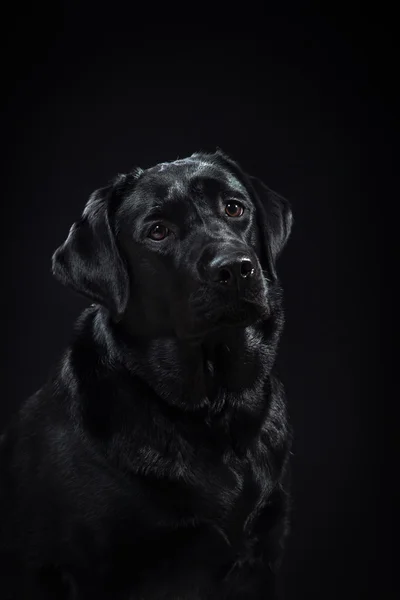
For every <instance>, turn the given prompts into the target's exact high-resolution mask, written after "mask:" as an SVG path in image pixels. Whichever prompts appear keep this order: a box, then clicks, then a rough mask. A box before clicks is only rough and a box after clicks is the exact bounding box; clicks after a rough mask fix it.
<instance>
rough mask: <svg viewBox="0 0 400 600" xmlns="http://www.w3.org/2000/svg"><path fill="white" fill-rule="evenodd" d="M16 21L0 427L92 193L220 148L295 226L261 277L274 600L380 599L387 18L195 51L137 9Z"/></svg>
mask: <svg viewBox="0 0 400 600" xmlns="http://www.w3.org/2000/svg"><path fill="white" fill-rule="evenodd" d="M69 6H71V5H69ZM192 9H193V14H192V15H189V13H188V11H189V10H192ZM30 10H31V12H29V10H28V9H27V8H26V7H23V6H20V7H17V8H16V10H15V11H14V14H13V15H9V16H8V18H7V19H6V20H5V21H4V22H5V38H6V40H7V41H6V47H5V50H4V52H3V65H4V67H3V71H2V80H3V84H4V88H3V93H2V94H3V96H2V101H3V102H4V110H3V112H2V118H3V119H4V121H3V128H2V131H3V143H2V147H3V148H2V149H3V160H2V164H1V167H2V170H3V175H2V188H3V198H2V215H1V245H2V254H1V256H2V261H1V273H2V276H1V279H2V281H3V282H4V285H3V286H2V287H3V292H2V294H1V303H2V337H1V403H0V427H2V426H4V424H5V423H6V421H7V419H8V418H9V416H10V414H11V413H12V412H13V411H14V410H16V408H17V407H18V406H19V403H20V402H21V400H22V399H23V398H24V397H26V396H27V395H29V394H31V393H32V392H33V391H35V390H36V389H37V388H38V387H39V386H40V385H41V384H42V383H43V381H44V379H45V377H46V373H47V371H48V369H49V366H50V365H51V364H52V362H53V361H54V360H55V357H56V356H57V355H58V354H59V353H60V352H61V350H62V349H63V347H64V346H65V345H66V343H67V342H68V339H69V336H70V332H71V327H72V323H73V321H74V319H75V318H76V316H77V315H78V313H79V311H80V309H81V308H83V307H84V306H85V305H86V302H85V301H84V300H83V299H80V298H78V297H76V296H74V295H73V294H72V293H70V292H68V291H67V290H64V289H63V288H62V287H61V286H60V285H59V284H58V283H57V282H56V281H54V280H53V279H52V277H51V274H50V257H51V254H52V252H53V251H54V249H55V248H56V247H57V246H58V245H59V244H60V243H61V242H62V241H63V240H64V238H65V237H66V235H67V233H68V229H69V226H70V225H71V223H72V222H73V221H74V220H75V219H76V218H77V217H78V216H79V214H80V212H81V210H82V208H83V205H84V203H85V201H86V199H87V198H88V196H89V194H90V193H91V192H92V190H94V189H95V188H97V187H100V186H102V185H103V184H105V183H106V182H107V181H108V179H109V178H111V177H112V176H114V175H115V174H116V173H118V172H124V171H126V170H128V169H129V168H131V167H132V166H134V165H137V164H138V165H140V166H142V167H144V168H145V167H147V166H150V165H152V164H155V163H156V162H159V161H165V160H174V159H176V158H177V157H178V156H179V157H184V156H186V155H188V154H190V153H192V152H194V151H197V150H210V151H213V150H214V149H215V147H216V146H220V147H221V148H222V149H223V150H225V151H226V152H227V153H229V154H231V155H232V156H233V157H234V158H235V159H237V160H239V162H240V163H241V164H242V166H243V167H244V168H245V169H247V170H248V171H249V172H251V173H252V174H255V175H258V176H260V177H262V178H263V179H264V180H265V181H266V183H267V184H268V185H269V186H270V187H272V188H273V189H276V190H277V191H278V192H280V193H281V194H282V195H285V196H286V197H287V198H289V199H290V201H291V203H292V206H293V211H294V215H295V225H294V229H293V234H292V237H291V239H290V242H289V244H288V246H287V248H286V250H285V251H284V254H283V255H282V258H281V260H280V265H279V267H280V274H281V278H282V280H283V283H284V287H285V290H286V314H287V322H286V330H285V333H284V336H283V339H282V343H281V348H280V355H279V365H280V370H281V375H282V378H283V380H284V382H285V385H286V389H287V393H288V398H289V404H290V413H291V418H292V423H293V426H294V429H295V444H294V450H293V452H294V455H293V459H292V464H293V470H294V498H295V500H294V513H293V531H292V535H291V538H290V542H289V547H288V552H287V555H286V560H285V564H284V570H285V576H286V597H287V598H288V599H289V600H291V599H298V598H299V599H301V598H307V599H310V598H318V599H331V598H332V599H337V598H343V599H345V598H369V597H371V598H372V597H375V594H376V597H378V598H389V597H392V596H391V594H393V597H394V587H393V586H392V584H391V574H392V569H393V566H392V565H393V563H392V553H393V550H392V547H391V544H390V539H391V530H392V527H393V525H392V513H391V512H390V507H391V497H392V496H393V492H392V487H391V486H392V484H391V478H390V477H387V475H386V471H385V469H384V465H385V464H386V463H387V462H388V453H387V440H388V437H389V424H390V423H391V422H393V419H394V416H393V415H392V414H391V411H392V408H393V405H394V402H392V397H391V396H390V394H389V393H388V390H385V391H384V392H383V390H382V387H381V386H380V393H379V395H377V393H376V390H377V389H378V384H379V381H378V377H379V375H380V371H379V369H380V351H381V342H382V341H383V339H381V334H380V328H381V318H382V313H384V312H385V310H383V309H384V308H385V307H386V306H387V305H385V307H384V303H383V300H382V297H381V294H382V293H383V292H382V286H383V284H384V282H383V279H384V278H383V275H382V269H383V260H380V258H381V257H380V248H381V241H382V240H383V239H384V237H385V229H384V228H385V227H386V226H388V224H389V223H388V222H390V221H391V220H393V219H394V213H392V212H391V206H393V205H394V198H395V196H396V189H395V188H394V187H393V188H392V189H391V190H390V191H391V193H390V194H387V192H385V193H383V192H382V180H381V179H380V175H379V172H380V169H381V168H382V167H383V168H384V169H385V170H386V178H387V177H388V171H389V170H390V164H391V163H390V151H391V140H392V136H393V125H394V124H395V114H394V108H395V102H394V99H393V96H392V94H393V92H394V89H395V83H393V84H392V78H394V79H395V72H394V71H392V69H393V68H394V64H395V59H394V58H393V56H392V52H393V50H394V42H393V39H394V38H393V34H392V30H391V28H390V16H389V17H387V18H386V19H380V18H378V16H377V15H375V14H374V15H364V16H363V21H362V22H361V21H360V20H359V18H358V17H357V18H354V19H353V18H351V17H350V15H349V14H347V15H346V18H342V19H339V18H338V17H337V18H333V17H332V18H331V19H324V18H322V17H319V18H311V17H307V18H306V17H304V16H303V17H302V18H300V17H299V16H292V17H291V16H290V15H289V16H287V17H286V18H282V17H277V16H275V17H273V18H272V17H270V16H267V15H261V13H260V15H255V14H253V13H251V15H250V16H246V15H243V19H242V24H241V25H239V24H236V26H235V27H233V26H227V25H226V24H225V26H224V25H223V19H222V20H221V23H222V25H221V26H220V27H219V29H218V28H214V30H213V31H211V30H210V28H209V27H208V26H207V25H206V24H204V25H203V24H202V25H201V28H200V29H201V34H200V31H197V30H196V27H195V24H196V21H197V19H200V18H201V16H203V17H204V15H205V14H206V13H207V9H206V8H205V7H202V6H201V5H198V6H188V7H187V13H186V14H185V16H186V19H187V23H189V25H188V24H186V25H185V24H183V21H182V23H179V22H178V23H175V27H174V28H173V30H172V29H171V28H170V26H169V25H167V24H166V23H165V22H163V19H164V17H158V22H157V24H154V18H156V19H157V17H155V14H156V13H157V10H158V9H157V10H156V9H155V8H154V10H153V9H151V10H153V12H154V14H153V15H151V11H150V14H148V15H146V17H144V18H142V17H141V16H140V15H139V14H136V15H132V14H130V13H127V12H125V11H122V10H117V11H116V13H115V15H114V14H113V13H112V12H111V11H110V8H108V9H107V10H103V11H101V9H100V8H99V7H97V8H96V9H94V8H93V9H92V10H89V9H86V10H83V8H82V7H80V8H75V9H71V8H70V9H67V8H65V7H63V6H62V5H61V4H59V5H57V7H56V8H55V9H53V13H50V12H49V10H48V9H46V11H45V10H42V12H40V10H39V9H38V8H37V7H36V8H35V9H30ZM38 11H39V12H38ZM211 14H212V13H210V15H211ZM181 17H182V15H181ZM213 18H214V17H213ZM210 19H211V16H210ZM257 22H260V24H261V27H260V28H257V30H256V29H255V24H256V23H257ZM214 24H215V23H214ZM390 202H392V205H390ZM392 215H393V216H392ZM379 236H380V237H379ZM38 340H39V343H38ZM389 463H390V461H389ZM390 466H391V467H392V473H395V470H394V460H393V461H392V463H390Z"/></svg>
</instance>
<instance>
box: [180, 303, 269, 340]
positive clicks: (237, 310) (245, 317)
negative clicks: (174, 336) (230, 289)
mask: <svg viewBox="0 0 400 600" xmlns="http://www.w3.org/2000/svg"><path fill="white" fill-rule="evenodd" d="M269 314H270V313H269V307H268V306H267V304H261V303H258V302H254V301H250V300H248V301H246V300H242V301H241V302H240V303H239V304H238V303H236V304H228V305H226V306H218V307H213V308H209V309H208V310H205V311H201V312H200V313H197V315H196V318H195V319H194V321H193V322H192V324H191V327H189V330H187V329H186V328H185V329H186V330H185V331H181V332H178V337H179V338H180V339H187V340H198V339H201V338H203V337H205V336H206V335H208V334H209V333H213V332H215V331H217V330H219V329H221V328H224V327H229V328H232V327H247V326H249V325H253V324H255V323H256V322H258V321H260V320H265V319H267V318H268V317H269Z"/></svg>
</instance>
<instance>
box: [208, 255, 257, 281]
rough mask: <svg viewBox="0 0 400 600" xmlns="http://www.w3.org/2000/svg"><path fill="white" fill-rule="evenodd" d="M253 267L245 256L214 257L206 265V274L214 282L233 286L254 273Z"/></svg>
mask: <svg viewBox="0 0 400 600" xmlns="http://www.w3.org/2000/svg"><path fill="white" fill-rule="evenodd" d="M254 271H255V267H254V265H253V263H252V261H251V260H250V259H249V258H247V257H243V256H242V257H235V258H234V259H232V258H227V257H225V256H224V257H216V258H214V259H213V260H212V261H211V263H210V265H209V267H208V276H209V278H210V280H211V281H212V282H214V283H220V284H222V285H227V286H234V285H236V284H240V283H244V281H243V280H245V279H249V278H251V277H252V275H253V274H254Z"/></svg>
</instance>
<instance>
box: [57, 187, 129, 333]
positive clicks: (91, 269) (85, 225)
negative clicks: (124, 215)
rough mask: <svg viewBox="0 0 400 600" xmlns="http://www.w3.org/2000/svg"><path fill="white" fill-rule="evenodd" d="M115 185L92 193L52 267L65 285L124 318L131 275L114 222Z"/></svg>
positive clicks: (117, 317) (116, 316)
mask: <svg viewBox="0 0 400 600" xmlns="http://www.w3.org/2000/svg"><path fill="white" fill-rule="evenodd" d="M113 191H114V185H113V184H110V185H108V186H106V187H104V188H101V189H99V190H96V191H95V192H93V194H92V195H91V196H90V198H89V200H88V202H87V204H86V207H85V209H84V211H83V214H82V217H81V218H80V219H79V220H78V221H76V223H74V224H73V225H72V227H71V229H70V232H69V235H68V238H67V239H66V241H65V242H64V243H63V244H62V245H61V246H60V247H59V248H58V249H57V250H56V251H55V253H54V254H53V258H52V267H53V268H52V270H53V274H54V275H55V277H56V278H57V279H58V280H59V281H61V283H63V284H64V285H66V286H68V287H70V288H72V289H73V290H74V291H76V292H78V293H79V294H82V295H84V296H86V297H88V298H90V299H91V300H92V301H94V302H97V303H99V304H102V305H103V306H105V307H106V308H108V310H109V311H110V313H111V315H112V316H113V318H114V319H115V320H117V321H118V320H120V319H121V317H122V315H123V313H124V311H125V309H126V306H127V303H128V298H129V278H128V272H127V269H126V266H125V263H124V260H123V258H122V256H121V255H120V252H119V250H118V247H117V243H116V239H115V234H114V231H113V228H112V226H111V223H110V214H109V211H110V203H109V201H110V198H111V196H112V194H113Z"/></svg>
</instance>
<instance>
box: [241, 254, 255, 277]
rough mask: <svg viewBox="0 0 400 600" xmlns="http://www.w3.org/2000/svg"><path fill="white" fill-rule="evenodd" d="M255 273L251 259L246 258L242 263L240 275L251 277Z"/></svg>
mask: <svg viewBox="0 0 400 600" xmlns="http://www.w3.org/2000/svg"><path fill="white" fill-rule="evenodd" d="M253 273H254V267H253V263H252V262H251V260H249V259H248V258H244V259H243V260H242V262H241V265H240V275H241V276H242V277H250V276H251V275H253Z"/></svg>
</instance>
